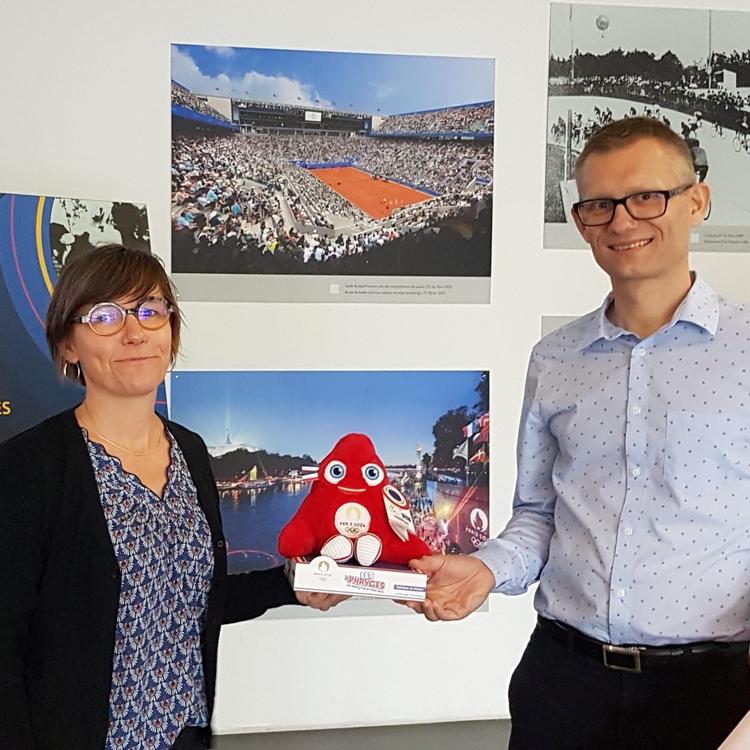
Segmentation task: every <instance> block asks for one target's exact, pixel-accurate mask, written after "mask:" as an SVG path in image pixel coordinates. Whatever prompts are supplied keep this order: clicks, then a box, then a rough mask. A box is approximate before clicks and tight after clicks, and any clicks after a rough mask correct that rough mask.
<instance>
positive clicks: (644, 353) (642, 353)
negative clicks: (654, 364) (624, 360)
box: [635, 349, 646, 357]
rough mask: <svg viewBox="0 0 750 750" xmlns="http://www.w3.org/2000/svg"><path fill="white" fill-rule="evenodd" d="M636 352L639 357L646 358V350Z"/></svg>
mask: <svg viewBox="0 0 750 750" xmlns="http://www.w3.org/2000/svg"><path fill="white" fill-rule="evenodd" d="M635 351H636V354H637V355H638V356H639V357H645V356H646V350H645V349H636V350H635Z"/></svg>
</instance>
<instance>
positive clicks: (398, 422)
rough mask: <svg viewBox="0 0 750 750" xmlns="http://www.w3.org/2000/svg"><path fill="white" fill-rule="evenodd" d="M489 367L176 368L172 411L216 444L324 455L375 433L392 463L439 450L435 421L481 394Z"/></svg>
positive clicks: (382, 453) (377, 444) (317, 457)
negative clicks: (343, 441) (353, 437)
mask: <svg viewBox="0 0 750 750" xmlns="http://www.w3.org/2000/svg"><path fill="white" fill-rule="evenodd" d="M480 377H481V372H479V371H476V370H468V371H467V370H461V371H350V372H342V371H300V372H298V371H261V372H233V371H229V372H175V373H173V374H172V384H171V409H170V416H171V418H173V419H175V420H176V421H177V422H180V423H181V424H184V425H185V426H187V427H189V428H191V429H193V430H196V431H197V432H199V433H200V434H201V435H202V436H203V439H204V440H205V441H206V443H208V444H209V445H221V444H223V443H225V439H226V428H227V424H228V425H229V430H230V437H231V441H232V443H249V444H250V445H252V446H255V447H258V448H264V449H266V450H268V451H273V452H277V453H290V454H293V455H302V454H304V453H307V454H309V455H310V456H312V457H313V458H314V459H315V460H316V461H319V460H320V459H322V458H323V457H324V456H325V455H326V454H327V453H328V452H329V451H330V450H331V448H332V447H333V445H334V443H335V442H336V441H337V440H338V439H339V438H340V437H341V436H343V435H345V434H346V433H348V432H364V433H366V434H368V435H369V436H370V437H371V438H372V440H373V442H374V443H375V447H376V449H377V450H378V454H379V455H380V457H381V459H382V460H383V461H385V463H387V464H400V463H414V461H415V453H416V444H417V443H419V444H420V445H421V446H422V450H423V451H424V452H427V453H432V448H433V441H434V438H433V435H432V425H433V424H434V423H435V421H436V420H437V418H438V417H440V416H441V415H442V414H444V413H445V412H446V411H448V410H449V409H456V408H459V407H460V406H467V407H468V408H469V409H472V408H473V406H474V404H475V403H476V402H477V401H478V400H479V396H478V394H477V392H476V391H475V390H474V388H475V386H476V385H477V384H478V383H479V380H480Z"/></svg>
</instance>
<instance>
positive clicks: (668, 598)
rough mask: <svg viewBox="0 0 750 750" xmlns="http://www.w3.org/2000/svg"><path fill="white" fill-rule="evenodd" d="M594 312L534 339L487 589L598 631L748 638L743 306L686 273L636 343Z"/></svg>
mask: <svg viewBox="0 0 750 750" xmlns="http://www.w3.org/2000/svg"><path fill="white" fill-rule="evenodd" d="M610 302H611V297H607V299H606V300H605V301H604V303H603V304H602V306H601V307H600V308H599V309H598V310H597V311H595V312H592V313H590V314H588V315H585V316H584V317H582V318H579V319H578V320H576V321H574V322H572V323H570V324H569V325H567V326H564V327H563V328H561V329H559V330H557V331H555V332H553V333H551V334H550V335H548V336H546V337H545V338H543V339H542V340H541V341H540V342H539V343H538V344H537V345H536V346H535V347H534V350H533V351H532V354H531V360H530V363H529V371H528V376H527V380H526V392H525V396H524V403H523V409H522V413H521V425H520V430H519V437H518V479H517V484H516V493H515V498H514V501H513V516H512V518H511V520H510V521H509V523H508V525H507V526H506V528H505V530H504V531H503V532H502V533H501V534H500V535H499V536H498V537H497V538H496V539H492V540H490V541H489V542H487V543H486V544H485V545H484V546H483V547H482V549H481V550H479V551H478V552H476V553H475V554H476V556H477V557H479V558H480V559H482V560H483V561H484V562H485V564H486V565H487V566H488V567H489V568H490V569H491V570H492V572H493V573H494V575H495V581H496V586H497V588H496V591H500V592H503V593H507V594H519V593H522V592H523V591H525V590H526V589H527V587H528V586H529V585H530V584H532V583H533V582H534V581H536V580H539V588H538V590H537V592H536V597H535V600H534V605H535V607H536V609H537V610H538V612H539V613H540V614H541V615H542V616H544V617H547V618H551V619H554V620H559V621H561V622H564V623H566V624H568V625H570V626H572V627H574V628H577V629H578V630H580V631H582V632H584V633H586V634H587V635H589V636H591V637H593V638H596V639H598V640H601V641H607V642H610V643H616V644H625V643H630V644H645V645H659V644H665V643H684V642H690V641H707V640H710V641H717V640H718V641H736V640H750V310H748V307H747V306H746V305H743V304H740V303H738V302H734V301H731V300H726V299H723V298H720V297H718V296H717V295H716V294H715V293H714V291H713V290H712V289H711V288H710V287H709V286H708V284H706V283H705V282H703V281H702V280H701V279H696V280H695V282H694V283H693V285H692V287H691V289H690V291H689V292H688V294H687V296H686V297H685V299H684V300H683V302H682V304H681V305H680V307H679V308H678V309H677V311H676V312H675V314H674V316H673V317H672V320H671V321H670V322H669V323H668V324H666V325H665V326H663V327H662V328H660V329H659V330H658V331H656V332H655V333H654V334H652V335H651V336H649V337H648V338H646V339H643V340H641V339H639V338H638V337H637V336H636V335H634V334H632V333H630V332H628V331H625V330H623V329H621V328H618V327H617V326H616V325H614V324H613V323H612V322H611V321H610V320H609V319H608V317H607V315H606V311H607V308H608V307H609V304H610Z"/></svg>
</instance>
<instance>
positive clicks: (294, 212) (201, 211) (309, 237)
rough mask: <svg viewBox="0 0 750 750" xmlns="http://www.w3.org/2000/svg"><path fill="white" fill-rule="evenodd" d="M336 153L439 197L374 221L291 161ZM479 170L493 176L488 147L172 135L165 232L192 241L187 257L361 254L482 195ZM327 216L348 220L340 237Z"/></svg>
mask: <svg viewBox="0 0 750 750" xmlns="http://www.w3.org/2000/svg"><path fill="white" fill-rule="evenodd" d="M343 159H346V160H351V161H353V162H355V163H356V164H357V166H361V167H364V168H365V169H368V170H369V171H371V172H373V173H376V174H379V175H387V176H398V177H400V178H401V179H403V178H404V177H406V178H407V179H410V180H413V181H414V182H417V183H418V184H420V183H421V184H423V183H424V182H429V184H430V186H433V187H436V188H439V189H440V196H439V197H436V198H435V199H433V200H430V201H426V202H425V203H418V204H413V205H411V206H407V207H404V208H402V209H400V210H395V211H393V213H392V214H391V215H390V217H388V219H387V220H385V221H381V222H376V221H374V220H373V219H371V218H370V217H368V216H367V215H365V214H364V213H363V212H362V211H360V210H359V209H358V208H356V207H355V206H353V205H352V204H350V203H349V202H348V201H346V200H344V199H343V198H342V197H341V196H339V195H338V194H337V193H336V192H334V191H333V190H331V189H330V188H328V187H327V186H326V185H325V184H324V183H322V182H321V181H320V180H318V179H317V178H315V177H314V175H312V174H311V173H310V172H309V171H308V170H307V169H305V168H303V167H300V166H296V165H295V164H294V163H293V162H294V161H295V160H301V161H304V162H324V161H334V162H336V161H341V160H343ZM482 173H484V174H485V176H484V177H482ZM486 174H489V176H490V177H491V174H492V151H491V146H489V145H488V144H485V145H478V144H474V143H462V142H455V141H450V142H429V141H416V142H403V141H388V140H382V139H367V138H341V137H331V136H308V137H303V136H270V135H257V134H256V135H252V136H200V137H196V136H192V137H188V136H175V138H174V140H173V157H172V196H173V200H172V206H173V209H172V218H173V231H174V235H175V237H176V238H178V242H179V243H180V244H181V245H183V246H185V247H187V246H188V245H192V248H193V250H192V251H193V252H194V253H199V252H201V251H204V250H205V249H206V248H209V247H220V248H224V247H226V248H227V249H228V250H229V251H230V252H235V251H236V252H247V251H252V250H253V249H258V250H260V252H261V253H263V254H265V253H271V254H275V253H276V252H277V251H282V252H285V253H288V254H289V255H290V257H293V258H295V259H297V260H299V261H300V262H302V263H309V262H311V261H314V262H321V261H328V260H332V259H335V258H341V257H344V256H351V255H361V254H362V253H365V252H368V251H370V250H371V249H373V248H376V247H382V246H383V245H384V244H385V243H387V242H391V241H393V240H395V239H397V238H399V237H403V236H405V235H409V234H411V233H414V232H417V231H420V230H423V229H425V228H427V227H429V226H433V225H435V224H437V223H439V222H441V221H445V220H448V219H451V218H454V217H456V216H458V215H459V214H461V213H462V212H464V211H466V210H467V209H468V208H469V207H470V206H471V205H472V204H475V203H477V202H478V201H484V200H485V199H486V198H487V197H488V196H489V195H490V194H491V187H490V184H489V182H490V180H489V178H488V177H486ZM477 177H478V178H480V179H475V178H477ZM434 192H437V191H434ZM482 205H484V203H483V204H482ZM285 209H288V210H286V211H285ZM331 217H339V218H342V217H343V218H344V219H346V220H348V222H349V224H350V229H349V231H348V232H347V234H346V235H345V234H342V233H339V234H338V236H336V232H335V231H334V223H333V222H332V221H331ZM295 224H296V226H295Z"/></svg>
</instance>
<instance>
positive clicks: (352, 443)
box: [279, 433, 431, 566]
mask: <svg viewBox="0 0 750 750" xmlns="http://www.w3.org/2000/svg"><path fill="white" fill-rule="evenodd" d="M279 552H280V553H281V554H282V555H283V556H284V557H288V558H293V557H305V556H309V555H316V554H318V553H320V554H321V555H326V556H328V557H331V558H333V559H334V560H336V561H337V562H346V561H347V560H356V561H357V562H358V563H359V564H360V565H365V566H369V565H373V564H374V563H376V562H378V561H380V562H384V563H396V564H399V565H405V564H406V563H407V562H408V561H409V560H411V559H412V558H415V557H422V555H429V554H431V550H430V548H429V547H428V546H427V545H426V544H425V543H424V542H423V541H422V540H421V539H420V538H419V537H418V536H416V533H415V531H414V523H413V521H412V518H411V512H410V510H409V501H408V500H407V499H406V498H405V497H404V495H403V494H402V493H401V492H400V491H399V490H397V489H396V488H395V487H393V486H392V485H390V484H388V475H387V474H386V471H385V466H384V465H383V462H382V461H381V460H380V459H379V458H378V456H377V454H376V453H375V446H374V445H373V444H372V441H371V440H370V438H369V437H367V435H359V434H355V433H352V434H350V435H345V436H344V437H342V438H341V440H339V441H338V443H336V445H335V446H334V448H333V450H332V451H331V452H330V453H329V454H328V455H327V456H326V457H325V458H324V459H323V461H322V462H321V464H320V467H319V469H318V478H317V479H316V480H315V481H314V482H313V484H312V488H311V489H310V492H309V493H308V495H307V497H306V498H305V499H304V500H303V501H302V505H300V507H299V510H298V511H297V512H296V513H295V515H294V517H293V518H292V520H291V521H289V523H288V524H287V525H286V526H285V527H284V528H283V529H282V530H281V534H279Z"/></svg>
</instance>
